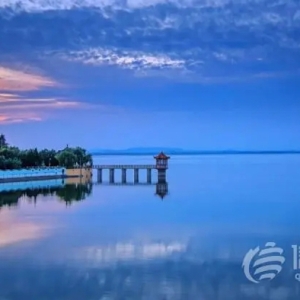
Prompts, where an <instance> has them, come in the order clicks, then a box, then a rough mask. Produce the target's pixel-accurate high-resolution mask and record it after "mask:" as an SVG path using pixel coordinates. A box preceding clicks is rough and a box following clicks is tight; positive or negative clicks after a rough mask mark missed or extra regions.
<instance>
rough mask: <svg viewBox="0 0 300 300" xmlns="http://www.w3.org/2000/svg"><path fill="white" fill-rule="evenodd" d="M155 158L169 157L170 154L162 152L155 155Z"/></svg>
mask: <svg viewBox="0 0 300 300" xmlns="http://www.w3.org/2000/svg"><path fill="white" fill-rule="evenodd" d="M154 158H155V159H169V158H170V156H167V155H166V154H164V153H163V152H160V153H159V154H158V155H157V156H154Z"/></svg>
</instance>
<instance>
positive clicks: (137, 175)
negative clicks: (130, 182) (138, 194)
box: [134, 169, 139, 183]
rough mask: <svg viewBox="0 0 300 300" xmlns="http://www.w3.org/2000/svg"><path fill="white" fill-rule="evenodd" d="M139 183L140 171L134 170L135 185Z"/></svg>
mask: <svg viewBox="0 0 300 300" xmlns="http://www.w3.org/2000/svg"><path fill="white" fill-rule="evenodd" d="M138 182H139V169H134V183H138Z"/></svg>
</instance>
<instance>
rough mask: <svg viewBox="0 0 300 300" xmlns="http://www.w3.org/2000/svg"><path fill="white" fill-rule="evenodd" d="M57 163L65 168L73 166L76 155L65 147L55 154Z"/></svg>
mask: <svg viewBox="0 0 300 300" xmlns="http://www.w3.org/2000/svg"><path fill="white" fill-rule="evenodd" d="M56 159H57V160H58V162H59V165H60V166H62V167H66V168H74V166H75V164H76V162H77V157H76V155H75V154H74V153H73V151H71V150H70V149H65V150H63V151H61V152H59V153H58V154H57V155H56Z"/></svg>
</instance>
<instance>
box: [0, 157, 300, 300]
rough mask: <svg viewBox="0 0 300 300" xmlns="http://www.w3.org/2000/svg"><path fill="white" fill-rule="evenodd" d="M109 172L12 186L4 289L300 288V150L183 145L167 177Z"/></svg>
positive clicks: (205, 292) (255, 294)
mask: <svg viewBox="0 0 300 300" xmlns="http://www.w3.org/2000/svg"><path fill="white" fill-rule="evenodd" d="M94 163H95V164H98V163H99V164H100V163H109V164H118V163H119V164H129V163H136V164H152V163H154V160H153V158H152V157H149V156H147V157H144V156H122V157H121V156H111V157H110V156H102V157H99V156H96V157H94ZM120 173H121V172H120ZM120 173H119V172H118V171H116V174H115V178H116V182H117V181H121V174H120ZM108 177H109V175H108V172H107V173H106V172H104V173H103V181H104V182H103V184H97V183H96V181H97V176H96V171H95V172H94V183H93V184H90V183H88V184H78V183H76V182H73V183H68V184H66V183H65V182H61V181H59V180H58V181H55V182H54V181H51V182H44V183H43V184H42V185H41V186H34V188H28V187H23V188H19V189H18V186H15V187H14V189H12V190H5V189H4V188H2V192H0V206H1V208H0V300H4V299H5V300H19V299H20V300H24V299H25V300H35V299H36V300H48V299H51V300H68V299H72V300H77V299H78V300H109V299H120V300H127V299H128V300H148V299H149V300H150V299H151V300H152V299H153V300H154V299H155V300H169V299H170V300H177V299H182V300H190V299H191V300H198V299H199V300H202V299H203V300H206V299H209V300H217V299H218V300H219V299H228V300H229V299H230V300H245V299H253V300H254V299H255V300H260V299H274V300H275V299H277V300H285V299H286V300H289V299H299V296H300V282H299V280H300V259H299V258H300V257H299V254H300V251H299V250H300V217H299V215H300V155H219V156H218V155H203V156H173V157H171V159H170V161H169V170H168V171H167V185H166V186H164V187H158V186H157V185H156V179H157V178H156V173H155V172H153V177H152V179H153V184H152V185H146V184H145V185H136V186H135V185H115V186H114V185H109V184H107V181H108ZM128 181H133V174H131V172H130V171H128ZM140 181H141V182H146V172H145V174H144V172H143V171H141V172H140ZM157 189H159V190H160V192H159V193H161V189H163V190H164V191H165V192H168V194H167V195H166V196H165V197H163V198H161V197H160V196H159V195H156V193H157ZM0 190H1V186H0ZM275 244H276V245H275ZM270 249H271V250H272V251H270ZM263 251H265V252H263ZM268 251H269V252H268ZM276 251H277V252H276ZM275 252H276V253H277V254H276V255H274V253H275ZM271 253H273V254H272V255H271ZM262 258H263V259H264V261H263V262H264V263H265V265H267V266H268V268H264V269H257V268H259V263H258V262H259V259H262ZM260 262H262V261H260ZM272 274H273V275H272ZM261 275H263V276H262V277H261ZM298 275H299V276H298Z"/></svg>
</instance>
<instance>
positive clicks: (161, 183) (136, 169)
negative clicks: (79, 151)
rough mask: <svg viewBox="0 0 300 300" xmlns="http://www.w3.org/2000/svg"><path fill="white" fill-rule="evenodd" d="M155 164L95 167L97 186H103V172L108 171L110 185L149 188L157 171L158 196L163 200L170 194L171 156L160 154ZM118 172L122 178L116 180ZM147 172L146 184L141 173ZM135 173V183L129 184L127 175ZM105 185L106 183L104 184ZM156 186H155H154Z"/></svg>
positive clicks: (155, 157)
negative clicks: (168, 171)
mask: <svg viewBox="0 0 300 300" xmlns="http://www.w3.org/2000/svg"><path fill="white" fill-rule="evenodd" d="M154 159H155V162H156V163H155V164H153V165H152V164H149V165H145V164H141V165H134V164H130V165H123V164H122V165H108V164H103V165H93V166H92V168H93V169H94V170H97V184H103V170H108V171H109V175H108V177H109V178H108V182H107V183H106V184H108V185H118V186H132V185H135V186H137V185H140V186H147V185H152V184H153V183H152V173H153V172H154V171H157V182H156V183H155V185H156V194H157V195H159V196H161V197H162V198H163V197H164V196H165V195H166V194H167V193H168V184H167V179H166V177H167V175H166V174H167V170H168V160H169V159H170V157H169V156H167V155H165V154H164V153H163V152H161V153H159V154H158V155H157V156H154ZM116 170H120V171H121V172H120V173H121V178H120V179H118V180H117V182H116V180H115V173H116ZM142 171H143V172H146V178H147V181H146V182H140V172H142ZM129 172H130V173H133V182H128V180H127V175H128V173H129ZM104 184H105V183H104ZM153 185H154V184H153Z"/></svg>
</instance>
